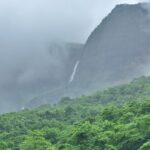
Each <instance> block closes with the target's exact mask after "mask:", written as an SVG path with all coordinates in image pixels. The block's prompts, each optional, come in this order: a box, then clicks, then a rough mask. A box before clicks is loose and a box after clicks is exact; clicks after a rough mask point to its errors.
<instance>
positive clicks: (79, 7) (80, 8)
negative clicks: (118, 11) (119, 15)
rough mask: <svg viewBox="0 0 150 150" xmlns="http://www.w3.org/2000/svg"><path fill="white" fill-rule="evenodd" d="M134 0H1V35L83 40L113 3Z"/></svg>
mask: <svg viewBox="0 0 150 150" xmlns="http://www.w3.org/2000/svg"><path fill="white" fill-rule="evenodd" d="M137 1H139V0H0V33H1V35H0V38H2V39H4V38H6V39H8V40H9V38H10V39H12V38H13V39H14V40H15V39H16V38H17V40H18V37H21V38H25V40H27V39H28V40H29V41H30V39H32V38H33V39H36V38H35V37H38V38H40V39H39V40H44V41H45V40H50V39H51V38H54V39H60V40H65V41H75V42H85V40H86V39H87V37H88V35H89V34H90V32H91V31H92V30H93V29H94V28H95V27H96V26H97V25H98V24H99V23H100V21H101V20H102V18H104V17H105V16H106V15H107V14H108V13H109V12H110V11H111V9H112V8H113V7H114V6H115V5H116V4H119V3H130V4H131V3H136V2H137ZM19 39H20V38H19ZM33 39H32V40H33Z"/></svg>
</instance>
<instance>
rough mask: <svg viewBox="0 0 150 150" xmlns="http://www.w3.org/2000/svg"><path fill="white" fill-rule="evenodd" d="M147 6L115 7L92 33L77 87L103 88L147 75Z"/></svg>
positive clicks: (149, 46) (149, 43) (149, 38)
mask: <svg viewBox="0 0 150 150" xmlns="http://www.w3.org/2000/svg"><path fill="white" fill-rule="evenodd" d="M144 5H146V4H136V5H118V6H116V7H115V8H114V9H113V10H112V12H111V13H110V14H109V15H108V16H107V17H106V18H105V19H104V20H103V21H102V23H101V24H100V25H99V26H98V27H97V28H96V29H95V30H94V31H93V32H92V34H91V35H90V36H89V38H88V40H87V42H86V44H85V46H84V55H83V57H82V60H80V65H79V68H78V70H77V74H76V78H75V81H74V82H75V83H74V84H75V86H76V87H80V88H81V89H82V88H83V89H86V90H87V87H89V89H92V88H100V87H104V86H108V85H111V84H115V83H118V82H122V81H127V80H130V79H132V78H134V77H137V76H141V75H143V74H147V70H148V68H149V69H150V67H148V65H149V64H150V60H149V58H150V17H149V12H148V10H147V9H146V8H145V7H144Z"/></svg>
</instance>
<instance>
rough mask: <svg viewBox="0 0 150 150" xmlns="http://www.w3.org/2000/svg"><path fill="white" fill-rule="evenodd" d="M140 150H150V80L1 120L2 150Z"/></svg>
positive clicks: (66, 100) (0, 141) (16, 114)
mask: <svg viewBox="0 0 150 150" xmlns="http://www.w3.org/2000/svg"><path fill="white" fill-rule="evenodd" d="M138 149H139V150H149V149H150V77H141V78H139V79H135V80H134V81H132V82H131V83H129V84H125V85H121V86H116V87H113V88H110V89H107V90H105V91H98V92H96V93H95V94H93V95H91V96H82V97H79V98H76V99H70V98H69V97H65V98H62V100H61V101H60V102H59V103H58V104H56V105H53V106H52V105H45V106H41V107H39V108H37V109H33V110H29V109H26V110H23V111H20V112H15V113H8V114H3V115H1V116H0V150H138Z"/></svg>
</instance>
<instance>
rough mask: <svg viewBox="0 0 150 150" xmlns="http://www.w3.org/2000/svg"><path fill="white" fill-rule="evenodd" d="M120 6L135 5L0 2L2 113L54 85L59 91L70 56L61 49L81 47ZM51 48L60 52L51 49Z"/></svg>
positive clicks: (47, 0) (33, 0)
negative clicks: (74, 44)
mask: <svg viewBox="0 0 150 150" xmlns="http://www.w3.org/2000/svg"><path fill="white" fill-rule="evenodd" d="M124 2H127V3H135V2H137V1H135V0H130V1H129V0H122V1H120V0H116V1H111V2H110V0H95V1H91V0H82V1H81V0H76V1H73V0H72V1H71V0H61V1H60V0H44V1H43V0H2V1H0V97H1V100H0V105H1V107H3V106H5V107H6V106H8V104H9V106H10V105H14V103H13V100H15V99H17V101H18V103H19V102H20V103H21V104H22V101H21V100H22V99H28V98H30V97H31V93H32V94H33V95H34V94H37V93H38V92H39V89H40V90H45V89H46V88H48V87H49V85H53V84H54V83H53V82H56V83H55V84H58V85H59V83H60V82H61V81H60V80H61V77H62V76H64V72H63V70H64V62H65V60H66V59H67V58H68V56H69V54H68V50H66V49H65V48H63V46H62V45H61V44H62V43H64V42H80V43H84V42H85V41H86V39H87V37H88V35H89V34H90V33H91V31H92V30H93V29H94V28H95V27H96V26H97V25H98V24H99V23H100V21H101V20H102V19H103V18H104V17H105V16H106V15H107V14H108V13H109V12H110V11H111V9H112V8H113V7H114V6H115V5H116V4H118V3H124ZM54 42H56V43H59V44H58V45H61V47H62V48H60V49H58V48H55V47H53V46H52V45H53V44H51V43H54ZM56 45H57V44H56ZM56 47H57V46H56ZM52 81H53V82H52ZM43 84H44V85H45V86H44V87H43ZM37 87H38V88H37ZM33 89H34V90H33ZM29 93H30V94H29ZM7 100H8V101H9V102H8V101H7ZM10 102H11V103H10ZM12 107H13V106H12ZM8 109H9V108H8Z"/></svg>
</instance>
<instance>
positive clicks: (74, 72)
mask: <svg viewBox="0 0 150 150" xmlns="http://www.w3.org/2000/svg"><path fill="white" fill-rule="evenodd" d="M79 63H80V61H79V60H78V61H77V62H76V64H75V66H74V68H73V72H72V74H71V76H70V80H69V83H71V82H72V81H73V80H74V77H75V75H76V71H77V68H78V66H79Z"/></svg>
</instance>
